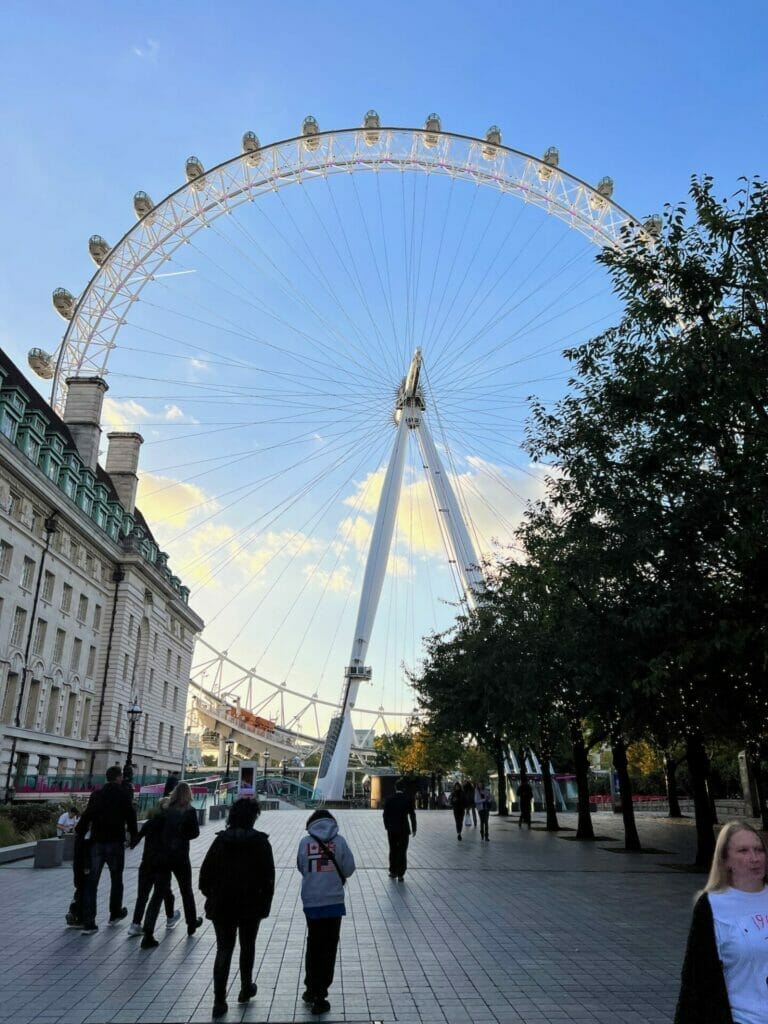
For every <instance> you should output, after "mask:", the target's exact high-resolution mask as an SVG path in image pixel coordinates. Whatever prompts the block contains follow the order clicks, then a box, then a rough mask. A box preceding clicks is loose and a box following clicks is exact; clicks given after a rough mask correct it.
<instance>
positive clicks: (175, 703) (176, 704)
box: [173, 686, 179, 711]
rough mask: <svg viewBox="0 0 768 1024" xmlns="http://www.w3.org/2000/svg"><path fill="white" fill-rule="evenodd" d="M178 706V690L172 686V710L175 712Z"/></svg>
mask: <svg viewBox="0 0 768 1024" xmlns="http://www.w3.org/2000/svg"><path fill="white" fill-rule="evenodd" d="M178 706H179V688H178V686H174V688H173V710H174V711H175V710H176V708H177V707H178Z"/></svg>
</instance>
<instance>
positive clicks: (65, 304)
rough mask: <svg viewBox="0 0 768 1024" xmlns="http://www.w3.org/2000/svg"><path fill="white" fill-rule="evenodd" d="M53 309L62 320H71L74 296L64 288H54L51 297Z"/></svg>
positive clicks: (73, 310) (73, 309)
mask: <svg viewBox="0 0 768 1024" xmlns="http://www.w3.org/2000/svg"><path fill="white" fill-rule="evenodd" d="M52 300H53V308H54V309H55V310H56V312H57V313H58V314H59V316H60V317H61V318H62V320H71V319H72V316H73V314H74V312H75V296H74V295H73V294H72V292H70V291H67V289H66V288H56V289H55V290H54V292H53V295H52Z"/></svg>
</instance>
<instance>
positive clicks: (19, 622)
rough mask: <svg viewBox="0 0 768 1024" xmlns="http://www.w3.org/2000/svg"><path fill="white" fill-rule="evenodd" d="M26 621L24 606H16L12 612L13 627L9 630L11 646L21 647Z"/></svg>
mask: <svg viewBox="0 0 768 1024" xmlns="http://www.w3.org/2000/svg"><path fill="white" fill-rule="evenodd" d="M26 621H27V612H26V610H25V609H24V608H17V609H16V611H15V612H14V613H13V629H12V630H11V646H12V647H21V641H22V638H23V636H24V626H25V624H26Z"/></svg>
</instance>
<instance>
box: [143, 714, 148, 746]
mask: <svg viewBox="0 0 768 1024" xmlns="http://www.w3.org/2000/svg"><path fill="white" fill-rule="evenodd" d="M147 729H149V715H146V714H145V715H144V726H143V727H142V730H141V745H142V746H143V747H146V745H147Z"/></svg>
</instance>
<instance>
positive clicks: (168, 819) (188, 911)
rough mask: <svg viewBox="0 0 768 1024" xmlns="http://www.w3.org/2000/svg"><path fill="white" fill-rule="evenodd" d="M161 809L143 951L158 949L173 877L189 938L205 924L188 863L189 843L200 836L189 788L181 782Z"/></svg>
mask: <svg viewBox="0 0 768 1024" xmlns="http://www.w3.org/2000/svg"><path fill="white" fill-rule="evenodd" d="M160 806H161V808H162V810H161V812H160V815H159V816H158V825H157V828H158V836H157V843H156V846H154V848H153V851H152V859H151V864H150V870H151V873H152V882H153V886H154V888H153V891H152V897H151V899H150V901H149V906H148V907H147V914H146V917H145V918H144V938H143V939H142V940H141V948H142V949H153V948H154V947H155V946H157V945H158V942H157V939H156V938H155V936H154V930H155V922H156V921H157V915H158V913H159V911H160V904H161V903H162V902H163V899H164V897H165V895H166V893H167V892H168V889H169V888H170V884H171V875H172V874H173V876H174V877H175V878H176V881H177V882H178V883H179V894H180V895H181V902H182V905H183V907H184V919H185V921H186V922H187V934H188V935H194V934H195V932H196V931H197V929H198V928H199V927H200V925H201V924H202V923H203V919H202V917H198V916H197V908H196V907H195V894H194V892H193V891H192V865H191V864H190V862H189V842H190V840H191V839H197V837H198V836H199V835H200V826H199V824H198V821H197V811H196V810H195V808H194V807H193V806H192V790H191V789H190V788H189V785H188V784H187V783H186V782H180V783H179V784H178V785H177V786H176V788H175V789H174V790H173V792H172V793H171V795H170V796H169V797H168V799H167V800H163V801H161V804H160Z"/></svg>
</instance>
